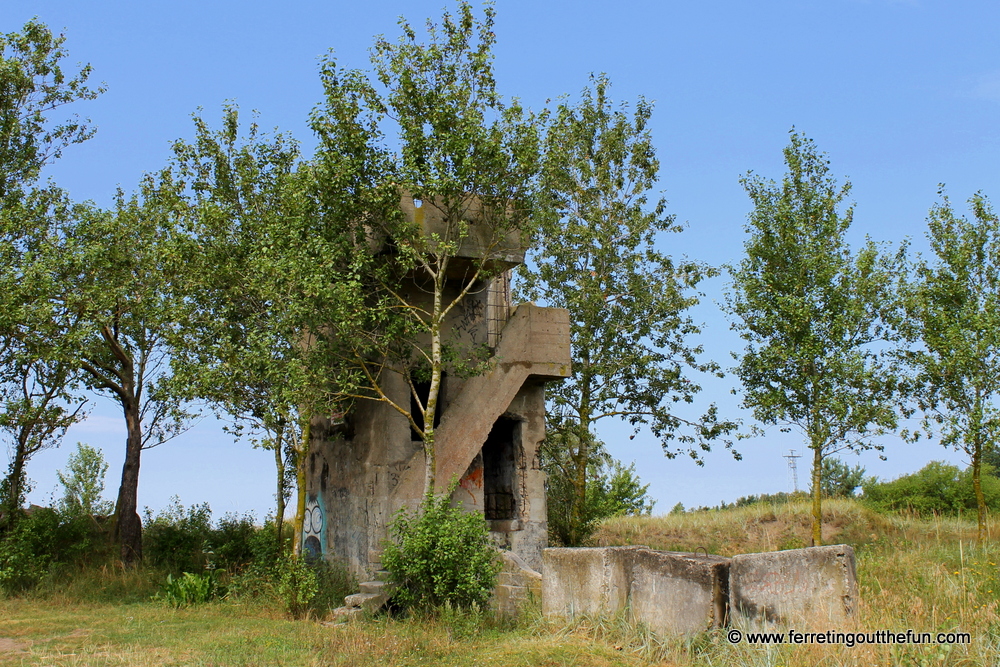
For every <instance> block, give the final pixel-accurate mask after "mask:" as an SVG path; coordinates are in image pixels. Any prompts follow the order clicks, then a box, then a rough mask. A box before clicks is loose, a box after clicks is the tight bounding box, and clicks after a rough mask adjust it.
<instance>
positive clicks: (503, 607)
mask: <svg viewBox="0 0 1000 667" xmlns="http://www.w3.org/2000/svg"><path fill="white" fill-rule="evenodd" d="M500 561H501V563H502V564H503V566H502V569H501V570H500V575H499V576H498V577H497V586H496V588H494V589H493V608H494V609H496V610H497V612H498V613H499V614H500V615H502V616H509V617H515V616H517V614H518V611H519V610H520V608H521V606H522V605H524V604H525V603H526V602H527V601H528V600H531V599H534V600H539V599H540V598H541V596H542V574H541V572H536V571H535V570H532V569H531V568H530V567H528V565H527V564H526V563H525V562H524V560H523V559H522V558H520V557H519V556H518V555H517V554H515V553H514V552H512V551H501V552H500Z"/></svg>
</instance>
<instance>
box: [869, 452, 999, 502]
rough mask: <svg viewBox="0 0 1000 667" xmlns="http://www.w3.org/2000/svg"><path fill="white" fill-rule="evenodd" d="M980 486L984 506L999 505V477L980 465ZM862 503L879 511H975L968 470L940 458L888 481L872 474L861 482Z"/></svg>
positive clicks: (970, 470)
mask: <svg viewBox="0 0 1000 667" xmlns="http://www.w3.org/2000/svg"><path fill="white" fill-rule="evenodd" d="M983 473H984V474H983V475H982V488H983V494H984V495H985V496H986V506H987V507H988V508H990V509H998V508H1000V479H997V478H996V477H994V476H992V475H990V474H988V470H987V468H986V466H984V468H983ZM862 489H863V490H864V502H865V504H867V505H869V506H870V507H872V508H873V509H876V510H881V511H898V510H908V511H911V512H916V513H918V514H960V513H962V512H967V511H975V510H976V496H975V492H974V491H973V488H972V469H971V468H968V469H966V470H964V471H963V470H960V469H959V468H958V467H956V466H953V465H948V464H946V463H943V462H941V461H931V462H930V463H928V464H927V465H926V466H924V467H923V468H921V469H920V470H918V471H917V472H915V473H911V474H909V475H903V476H902V477H899V478H897V479H895V480H893V481H891V482H880V481H878V480H877V479H875V478H874V477H872V478H869V479H868V480H866V481H865V483H864V484H863V486H862Z"/></svg>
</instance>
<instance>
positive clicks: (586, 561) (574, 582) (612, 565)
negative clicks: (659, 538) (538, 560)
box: [542, 547, 643, 618]
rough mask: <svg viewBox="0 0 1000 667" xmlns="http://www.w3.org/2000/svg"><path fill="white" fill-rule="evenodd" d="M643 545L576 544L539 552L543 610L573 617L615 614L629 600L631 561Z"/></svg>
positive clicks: (550, 614)
mask: <svg viewBox="0 0 1000 667" xmlns="http://www.w3.org/2000/svg"><path fill="white" fill-rule="evenodd" d="M641 548H643V547H576V548H554V549H545V550H544V551H542V613H543V614H545V615H546V616H562V617H568V618H573V617H575V616H580V615H597V614H616V613H618V612H619V611H621V610H622V609H624V608H625V605H626V604H627V603H628V590H629V580H628V576H629V573H630V569H631V568H630V567H629V565H630V561H629V559H628V556H627V554H628V553H629V552H630V551H635V550H636V549H641Z"/></svg>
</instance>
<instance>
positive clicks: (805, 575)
mask: <svg viewBox="0 0 1000 667" xmlns="http://www.w3.org/2000/svg"><path fill="white" fill-rule="evenodd" d="M857 599H858V584H857V575H856V571H855V565H854V549H853V548H851V547H849V546H847V545H845V544H838V545H834V546H826V547H809V548H807V549H791V550H788V551H775V552H771V553H762V554H742V555H739V556H733V558H732V564H731V565H730V569H729V609H730V615H731V618H732V619H733V620H734V621H735V620H737V619H751V620H766V621H771V622H780V623H795V624H796V627H799V626H801V625H803V624H804V623H810V624H812V625H811V626H810V629H812V627H815V626H816V624H830V625H831V626H833V625H839V624H842V623H843V621H844V620H845V619H846V618H847V616H849V615H850V614H851V613H852V612H853V611H854V608H855V605H856V603H857Z"/></svg>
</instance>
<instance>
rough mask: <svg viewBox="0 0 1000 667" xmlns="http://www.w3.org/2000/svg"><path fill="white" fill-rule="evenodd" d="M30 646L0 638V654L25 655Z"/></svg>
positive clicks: (14, 640)
mask: <svg viewBox="0 0 1000 667" xmlns="http://www.w3.org/2000/svg"><path fill="white" fill-rule="evenodd" d="M30 647H31V644H26V643H25V642H19V641H17V640H16V639H9V638H7V637H0V653H8V654H9V653H27V652H28V649H29V648H30Z"/></svg>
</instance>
